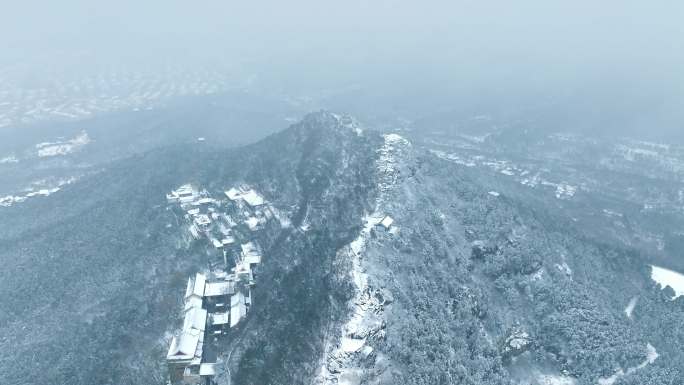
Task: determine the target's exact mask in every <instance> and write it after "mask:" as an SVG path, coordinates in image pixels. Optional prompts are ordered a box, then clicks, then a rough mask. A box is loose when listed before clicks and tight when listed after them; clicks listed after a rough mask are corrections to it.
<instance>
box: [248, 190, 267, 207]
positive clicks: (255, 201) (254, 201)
mask: <svg viewBox="0 0 684 385" xmlns="http://www.w3.org/2000/svg"><path fill="white" fill-rule="evenodd" d="M242 198H243V199H244V200H245V202H247V204H248V205H250V206H252V207H256V206H261V205H263V204H264V203H266V201H264V198H262V197H261V195H259V194H258V193H257V192H256V191H254V190H251V189H250V190H249V191H247V192H246V193H245V194H244V195H243V196H242Z"/></svg>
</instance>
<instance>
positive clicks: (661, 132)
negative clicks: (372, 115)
mask: <svg viewBox="0 0 684 385" xmlns="http://www.w3.org/2000/svg"><path fill="white" fill-rule="evenodd" d="M683 11H684V5H682V4H681V3H679V2H675V1H665V2H657V3H655V4H652V3H649V2H644V1H607V2H600V3H596V2H592V1H573V2H560V1H552V2H549V1H527V0H526V1H518V2H500V1H477V2H476V1H428V2H409V1H378V2H366V1H345V2H328V1H324V2H321V1H291V2H276V1H264V2H237V1H206V2H201V3H193V2H189V1H157V0H153V1H146V2H142V3H141V2H135V1H120V2H107V3H104V4H99V3H92V2H88V1H74V0H67V1H60V2H49V3H44V2H35V1H26V2H14V3H11V4H7V5H6V6H5V7H4V11H3V13H2V16H0V18H2V23H1V25H0V35H1V36H0V43H1V44H0V46H2V55H0V59H1V60H0V62H2V63H5V64H4V66H5V67H6V68H13V69H16V67H17V66H21V63H24V62H26V61H29V62H31V63H33V64H34V66H33V67H31V68H35V70H34V71H31V72H30V73H19V74H18V75H19V76H21V81H23V82H25V83H28V84H31V82H32V81H33V80H34V77H35V78H37V79H41V80H42V79H44V76H46V75H45V74H46V73H50V71H52V70H56V69H57V70H58V71H62V72H68V71H73V72H76V73H88V72H89V71H88V70H89V68H88V67H89V66H92V65H93V64H95V63H96V64H98V65H99V66H107V65H125V66H127V67H129V68H134V69H135V68H140V69H142V68H144V69H154V68H155V66H163V65H173V64H175V65H182V66H187V67H192V66H203V67H209V68H215V69H219V70H221V71H230V72H231V74H238V73H239V76H244V77H249V78H250V79H252V80H253V83H252V86H254V87H260V88H267V89H271V90H276V89H277V90H279V91H282V92H284V93H286V94H288V95H291V96H297V97H312V98H321V96H320V95H322V94H326V95H327V94H335V95H339V96H340V97H339V98H337V99H336V100H332V99H330V98H328V100H321V101H320V102H321V103H320V104H321V107H324V108H333V109H335V108H338V107H343V108H346V109H356V110H361V109H362V108H365V107H366V106H367V105H368V103H371V104H373V105H375V106H376V109H377V110H378V111H391V113H397V112H401V113H403V114H404V115H406V116H407V117H408V118H411V119H418V118H420V117H424V116H426V115H430V114H433V113H435V112H445V111H456V112H457V114H459V115H464V116H465V115H467V114H474V115H476V114H497V113H499V114H501V113H506V112H508V113H511V112H512V111H514V112H515V113H516V114H519V113H520V111H528V112H529V111H535V112H538V113H541V114H543V115H544V116H546V117H548V116H551V117H552V119H554V120H556V122H554V125H557V127H549V129H551V130H554V129H555V130H560V131H565V130H588V131H589V132H591V133H596V132H597V131H601V132H610V133H614V134H626V135H644V136H649V137H665V138H670V137H679V138H680V139H681V137H680V135H678V134H679V132H680V131H682V130H681V125H680V122H681V120H682V108H681V106H682V101H683V100H684V91H683V90H684V75H683V74H682V71H681V70H680V68H682V67H683V64H684V49H683V47H684V26H683V25H682V23H681V20H680V15H681V14H682V12H683ZM98 68H101V67H98ZM6 71H7V69H6ZM341 99H344V100H341ZM359 100H363V102H359ZM359 104H360V105H359ZM347 112H357V111H347ZM359 112H360V113H366V112H367V111H359Z"/></svg>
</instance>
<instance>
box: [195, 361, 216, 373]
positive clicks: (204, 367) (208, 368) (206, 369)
mask: <svg viewBox="0 0 684 385" xmlns="http://www.w3.org/2000/svg"><path fill="white" fill-rule="evenodd" d="M199 375H200V376H215V375H216V363H203V364H201V365H200V369H199Z"/></svg>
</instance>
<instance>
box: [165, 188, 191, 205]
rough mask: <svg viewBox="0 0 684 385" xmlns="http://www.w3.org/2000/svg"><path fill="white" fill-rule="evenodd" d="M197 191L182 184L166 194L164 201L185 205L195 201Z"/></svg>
mask: <svg viewBox="0 0 684 385" xmlns="http://www.w3.org/2000/svg"><path fill="white" fill-rule="evenodd" d="M196 197H197V191H195V189H194V188H193V187H192V185H190V184H184V185H182V186H180V187H179V188H178V189H176V190H174V191H171V192H170V193H169V194H166V200H167V201H168V202H169V203H180V204H186V203H190V202H192V201H194V200H195V198H196Z"/></svg>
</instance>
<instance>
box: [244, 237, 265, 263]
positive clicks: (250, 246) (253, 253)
mask: <svg viewBox="0 0 684 385" xmlns="http://www.w3.org/2000/svg"><path fill="white" fill-rule="evenodd" d="M240 248H241V249H242V259H243V260H244V261H245V263H247V264H250V263H261V255H260V254H259V250H258V249H257V248H256V246H254V243H252V242H247V243H243V244H242V245H240Z"/></svg>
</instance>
